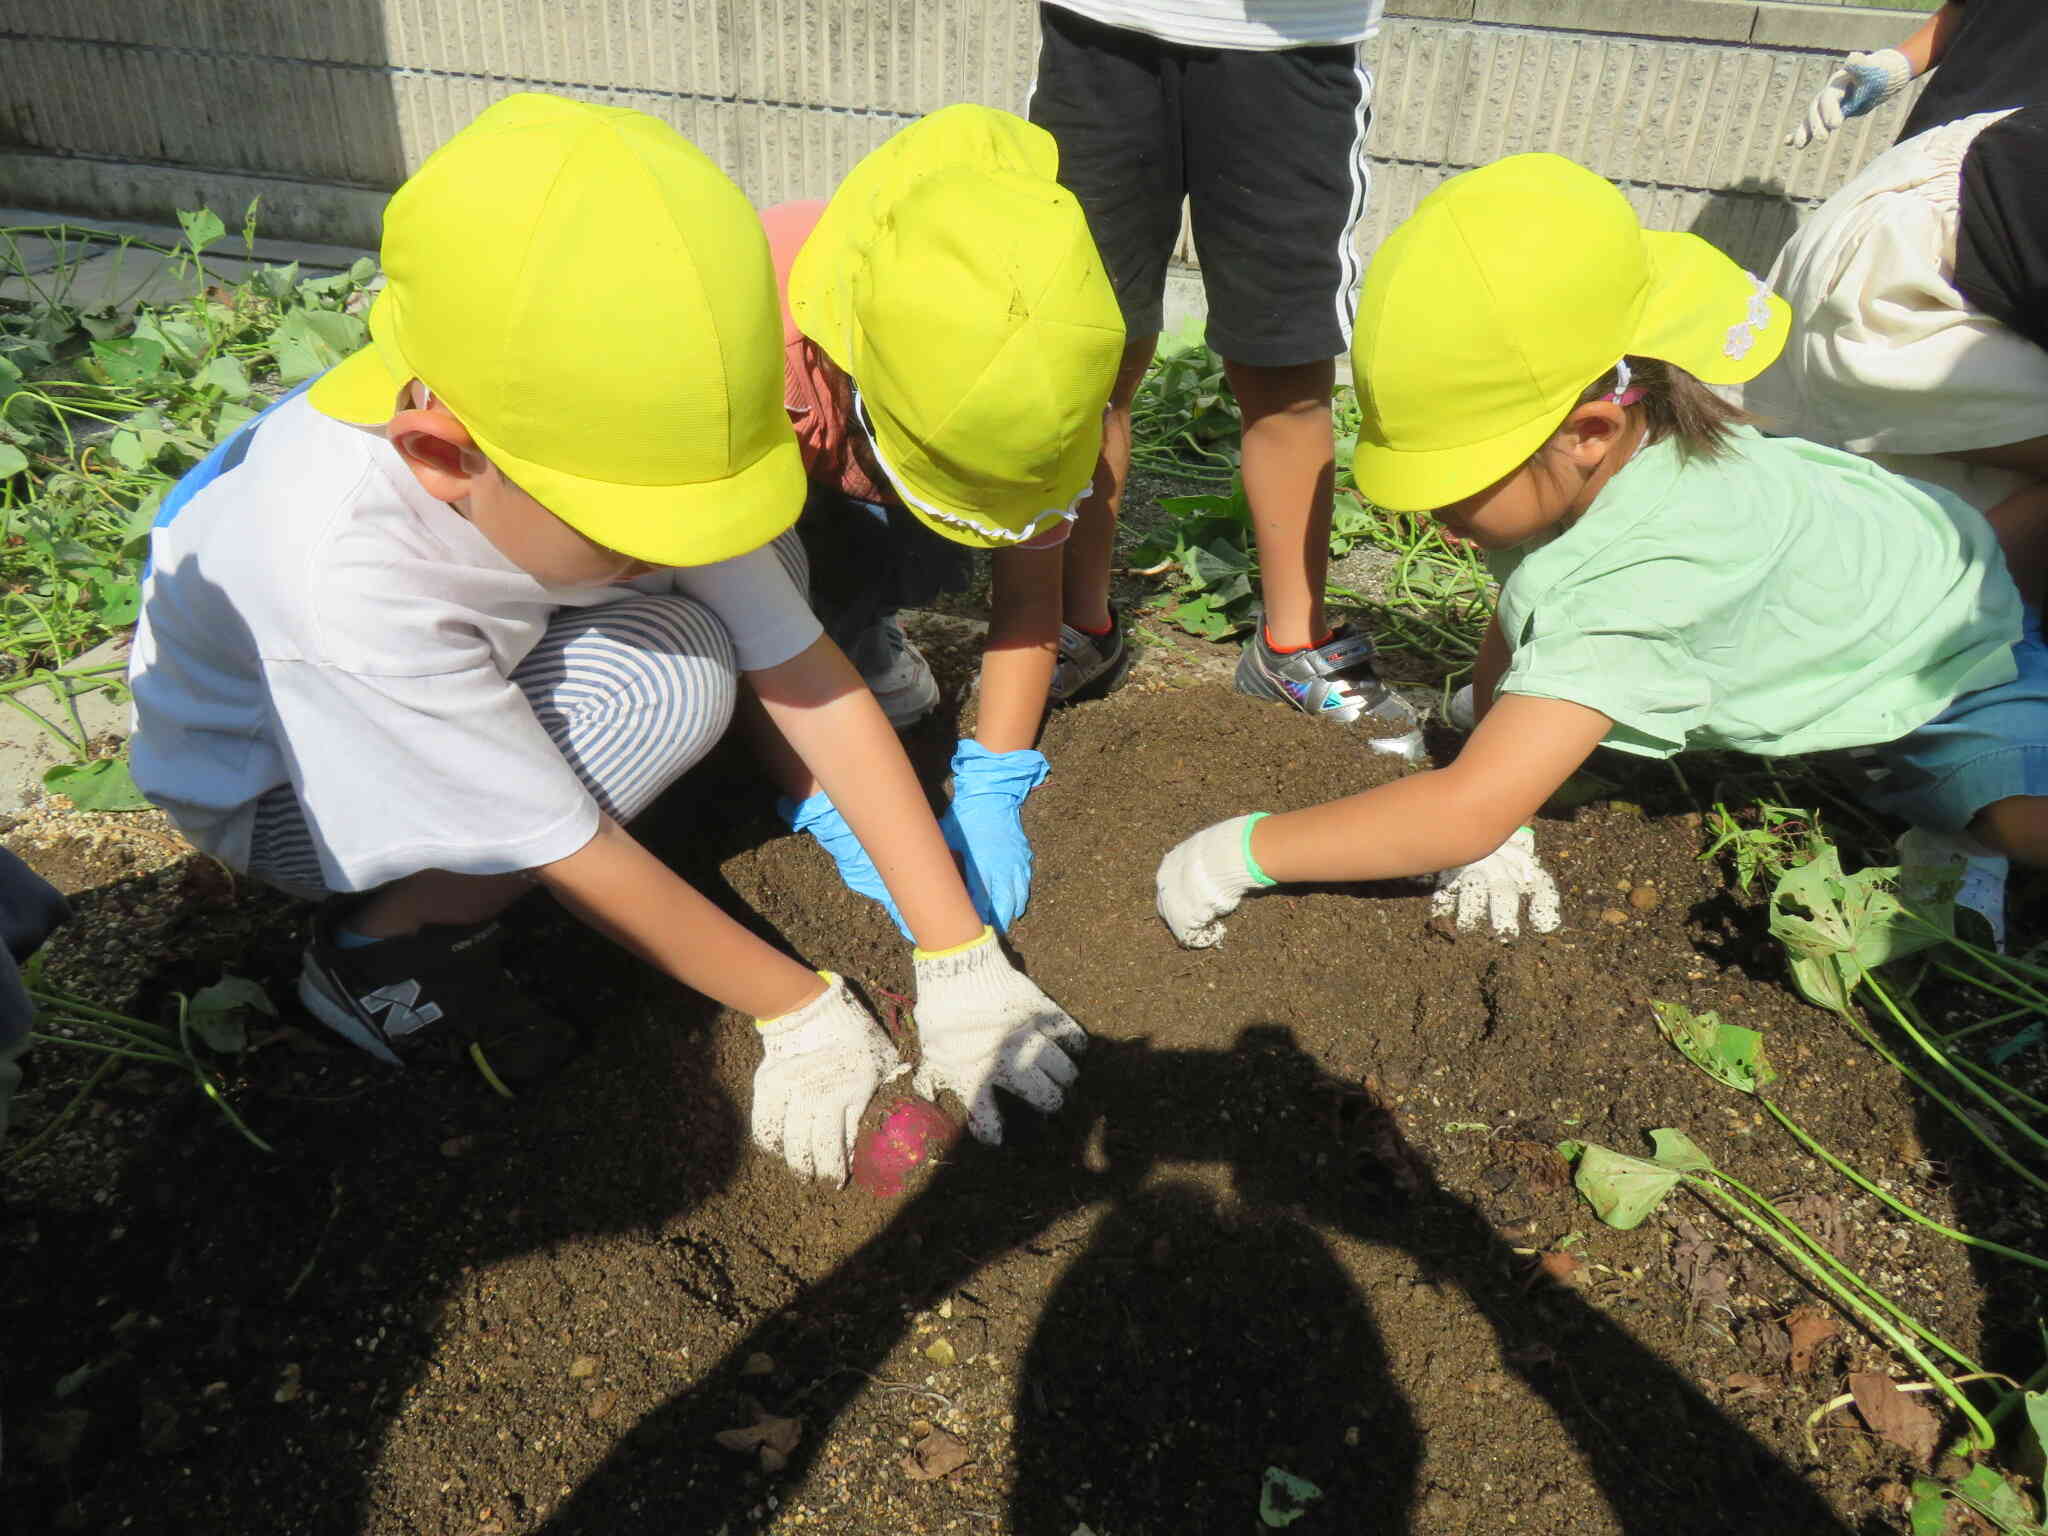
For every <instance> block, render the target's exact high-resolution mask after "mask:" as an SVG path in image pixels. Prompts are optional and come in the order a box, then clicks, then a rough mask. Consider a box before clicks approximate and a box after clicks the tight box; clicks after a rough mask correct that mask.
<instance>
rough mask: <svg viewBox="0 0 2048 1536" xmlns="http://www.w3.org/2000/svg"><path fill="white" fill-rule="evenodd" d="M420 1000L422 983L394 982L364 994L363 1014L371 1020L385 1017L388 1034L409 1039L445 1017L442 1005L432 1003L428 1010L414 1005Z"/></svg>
mask: <svg viewBox="0 0 2048 1536" xmlns="http://www.w3.org/2000/svg"><path fill="white" fill-rule="evenodd" d="M419 1000H420V984H419V982H418V981H394V982H392V983H391V984H390V985H389V986H383V987H379V988H378V989H377V990H376V991H374V992H366V993H364V994H363V996H362V998H361V999H360V1002H361V1004H362V1009H363V1012H365V1013H367V1014H368V1015H369V1016H370V1017H371V1018H373V1019H374V1018H376V1017H377V1016H378V1015H379V1014H382V1015H383V1016H384V1033H385V1034H386V1035H387V1036H389V1035H409V1034H411V1033H412V1032H413V1031H414V1030H416V1029H424V1028H425V1027H426V1026H427V1025H429V1024H431V1023H433V1022H434V1021H435V1020H436V1019H438V1018H440V1017H441V1005H440V1004H439V1003H428V1004H427V1005H426V1006H425V1007H424V1008H415V1007H414V1006H413V1004H415V1003H417V1002H418V1001H419Z"/></svg>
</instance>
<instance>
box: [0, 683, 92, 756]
mask: <svg viewBox="0 0 2048 1536" xmlns="http://www.w3.org/2000/svg"><path fill="white" fill-rule="evenodd" d="M0 703H4V704H6V705H7V706H8V707H9V708H10V709H15V710H19V711H20V712H21V713H22V714H24V715H27V716H28V717H29V719H31V720H33V721H35V723H36V724H37V725H39V726H41V727H42V728H43V729H44V730H46V731H48V732H49V733H50V734H51V735H52V736H54V737H56V738H57V739H58V740H59V741H61V742H62V743H64V750H65V751H67V752H69V753H70V754H71V755H72V756H73V757H77V758H82V757H84V756H85V752H86V743H84V742H81V741H73V740H72V739H71V738H70V737H69V736H66V735H65V734H64V732H63V730H62V729H61V728H60V727H58V726H56V725H54V724H52V723H51V722H50V721H48V720H45V719H44V718H43V717H42V716H41V715H39V714H38V713H36V711H34V710H33V709H30V708H29V707H28V706H27V705H26V704H24V703H22V702H21V700H20V699H17V698H16V697H15V696H14V695H13V694H11V693H8V694H0Z"/></svg>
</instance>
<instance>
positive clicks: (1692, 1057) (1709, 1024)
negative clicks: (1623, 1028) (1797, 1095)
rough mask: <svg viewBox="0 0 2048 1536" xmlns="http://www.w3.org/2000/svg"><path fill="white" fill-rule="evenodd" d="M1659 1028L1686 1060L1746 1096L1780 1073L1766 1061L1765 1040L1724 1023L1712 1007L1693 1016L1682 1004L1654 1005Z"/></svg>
mask: <svg viewBox="0 0 2048 1536" xmlns="http://www.w3.org/2000/svg"><path fill="white" fill-rule="evenodd" d="M1650 1007H1651V1008H1652V1009H1654V1010H1655V1011H1656V1014H1657V1027H1658V1028H1659V1029H1661V1030H1662V1031H1663V1032H1664V1038H1665V1039H1666V1040H1669V1041H1670V1042H1671V1043H1672V1044H1673V1045H1675V1046H1677V1047H1678V1049H1679V1051H1680V1052H1681V1053H1683V1055H1684V1056H1685V1059H1686V1060H1687V1061H1689V1062H1691V1063H1692V1064H1693V1065H1694V1066H1696V1067H1698V1068H1699V1069H1700V1070H1701V1071H1702V1072H1704V1073H1706V1074H1707V1076H1709V1077H1711V1078H1712V1079H1714V1081H1715V1082H1717V1083H1722V1084H1725V1085H1726V1086H1728V1087H1730V1088H1734V1089H1737V1090H1739V1091H1741V1092H1743V1093H1755V1092H1756V1091H1757V1089H1758V1088H1760V1087H1762V1086H1764V1085H1765V1084H1767V1083H1772V1082H1775V1081H1777V1077H1778V1074H1777V1073H1776V1072H1774V1071H1772V1070H1771V1064H1770V1063H1769V1062H1768V1061H1766V1060H1765V1059H1764V1037H1763V1036H1762V1035H1760V1034H1758V1033H1757V1032H1756V1031H1755V1030H1753V1029H1744V1028H1742V1027H1741V1026H1740V1025H1739V1024H1723V1023H1722V1022H1721V1016H1720V1014H1718V1013H1716V1012H1715V1011H1714V1010H1713V1009H1711V1008H1709V1009H1708V1010H1707V1011H1706V1012H1705V1013H1699V1014H1696V1013H1694V1012H1693V1011H1692V1010H1691V1009H1690V1008H1687V1007H1686V1006H1685V1005H1684V1004H1683V1003H1659V1002H1652V1003H1651V1004H1650Z"/></svg>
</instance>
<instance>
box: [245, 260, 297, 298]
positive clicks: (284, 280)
mask: <svg viewBox="0 0 2048 1536" xmlns="http://www.w3.org/2000/svg"><path fill="white" fill-rule="evenodd" d="M251 281H253V282H254V283H255V284H256V289H257V292H259V293H261V294H262V295H263V296H264V297H265V298H266V299H270V300H272V301H274V302H275V303H279V304H282V303H283V302H284V301H285V300H286V299H288V298H290V297H291V294H292V290H293V289H294V288H296V287H298V285H299V264H298V263H297V262H296V261H295V262H293V263H292V264H291V265H290V266H288V267H258V268H257V269H256V272H255V275H254V277H253V278H252V279H251Z"/></svg>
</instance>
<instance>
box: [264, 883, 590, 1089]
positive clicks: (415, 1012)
mask: <svg viewBox="0 0 2048 1536" xmlns="http://www.w3.org/2000/svg"><path fill="white" fill-rule="evenodd" d="M342 910H343V909H340V908H338V907H330V908H329V909H327V910H326V911H323V912H321V913H320V914H319V916H317V917H316V918H315V919H314V922H313V937H312V942H311V943H309V944H307V946H306V953H305V959H304V963H303V964H302V966H301V968H300V971H299V1001H300V1002H302V1003H304V1004H305V1005H306V1008H307V1010H308V1011H309V1012H310V1013H311V1014H312V1015H313V1017H314V1018H316V1019H318V1020H319V1021H320V1022H321V1023H323V1024H325V1025H326V1026H327V1027H328V1028H329V1029H331V1030H333V1031H334V1032H335V1033H336V1034H338V1035H340V1036H341V1037H342V1038H343V1039H345V1040H347V1041H348V1042H349V1043H350V1044H351V1045H356V1046H360V1047H361V1048H362V1049H363V1050H366V1051H368V1052H369V1053H370V1054H371V1055H372V1056H375V1057H376V1058H377V1059H378V1060H379V1061H383V1062H388V1063H389V1064H390V1065H392V1066H395V1067H397V1066H404V1065H405V1064H406V1062H408V1061H411V1060H416V1059H429V1058H431V1059H440V1060H455V1059H458V1058H459V1059H462V1060H464V1061H467V1062H469V1063H470V1064H471V1065H473V1066H475V1068H476V1069H477V1070H478V1071H479V1072H481V1073H482V1074H483V1075H484V1078H485V1080H486V1081H487V1082H489V1083H490V1085H491V1086H492V1087H493V1088H495V1089H497V1090H498V1091H499V1092H500V1093H505V1092H507V1091H508V1089H507V1085H509V1084H514V1083H530V1082H533V1081H535V1080H537V1079H539V1078H542V1077H545V1076H547V1075H548V1074H549V1073H551V1072H553V1071H554V1070H555V1069H556V1068H558V1067H560V1066H561V1065H562V1064H563V1063H564V1062H566V1061H567V1060H568V1059H569V1058H570V1057H571V1056H573V1055H574V1054H575V1053H576V1048H577V1045H576V1037H575V1033H574V1031H573V1030H571V1029H570V1027H569V1026H568V1025H567V1024H565V1023H564V1022H562V1021H561V1020H559V1019H556V1018H553V1017H551V1016H550V1015H549V1014H547V1013H545V1012H544V1011H542V1009H540V1008H539V1007H538V1006H536V1005H535V1003H534V1002H533V1000H532V999H531V998H529V997H527V995H526V994H525V993H524V992H522V991H521V990H520V989H519V986H518V984H517V983H516V982H514V981H513V979H512V978H511V977H510V976H508V975H506V973H505V968H504V965H503V964H502V963H501V961H500V958H499V954H500V950H501V947H502V945H503V942H504V930H503V928H502V927H501V926H500V924H498V923H497V922H496V921H492V922H488V923H478V924H475V925H473V926H471V927H454V926H440V925H430V926H428V927H425V928H422V929H421V930H420V931H419V932H418V933H415V934H410V935H407V936H406V937H404V938H396V939H385V940H382V941H381V942H379V943H376V944H366V945H363V946H361V947H359V948H355V949H343V948H342V947H341V946H340V945H338V944H336V943H335V941H334V929H335V925H336V923H337V922H338V921H339V919H340V916H341V912H342Z"/></svg>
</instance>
